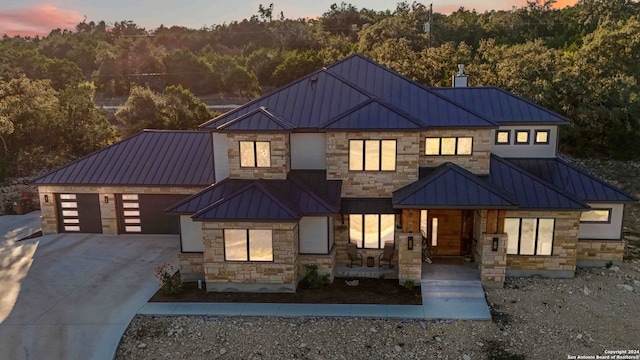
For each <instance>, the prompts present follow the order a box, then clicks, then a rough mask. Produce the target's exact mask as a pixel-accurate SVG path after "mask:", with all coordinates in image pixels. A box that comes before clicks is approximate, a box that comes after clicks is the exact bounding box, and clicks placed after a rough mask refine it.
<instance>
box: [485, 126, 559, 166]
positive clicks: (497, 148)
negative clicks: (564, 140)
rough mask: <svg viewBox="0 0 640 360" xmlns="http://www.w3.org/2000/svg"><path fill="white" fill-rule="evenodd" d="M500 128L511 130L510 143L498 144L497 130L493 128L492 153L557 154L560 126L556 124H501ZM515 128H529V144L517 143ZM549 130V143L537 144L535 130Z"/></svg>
mask: <svg viewBox="0 0 640 360" xmlns="http://www.w3.org/2000/svg"><path fill="white" fill-rule="evenodd" d="M498 130H511V136H510V139H509V140H510V144H509V145H496V130H491V153H493V154H496V155H498V156H501V157H505V158H519V157H520V158H549V157H555V156H556V148H557V145H558V127H557V126H555V125H546V126H544V125H536V126H532V125H525V126H500V128H499V129H498ZM515 130H529V144H528V145H525V144H516V143H515V137H516V134H515ZM536 130H549V143H548V144H535V133H536V132H535V131H536Z"/></svg>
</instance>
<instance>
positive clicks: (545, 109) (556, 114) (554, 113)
mask: <svg viewBox="0 0 640 360" xmlns="http://www.w3.org/2000/svg"><path fill="white" fill-rule="evenodd" d="M488 88H493V89H495V90H498V91H501V92H503V93H505V94H507V95H509V96H512V97H516V98H518V99H519V100H522V101H524V102H526V103H527V104H529V105H533V106H534V107H536V108H538V109H540V110H542V111H544V112H546V113H548V114H551V115H554V116H558V117H560V118H561V119H563V120H564V121H566V122H570V121H571V120H570V119H569V118H568V117H566V116H564V115H560V114H558V113H557V112H555V111H552V110H549V109H547V108H545V107H544V106H541V105H538V104H536V103H534V102H533V101H531V100H529V99H526V98H523V97H522V96H519V95H517V94H514V93H512V92H510V91H507V90H505V89H501V88H499V87H497V86H488Z"/></svg>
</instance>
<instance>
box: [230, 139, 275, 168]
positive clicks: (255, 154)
mask: <svg viewBox="0 0 640 360" xmlns="http://www.w3.org/2000/svg"><path fill="white" fill-rule="evenodd" d="M242 143H252V144H253V166H247V165H242ZM257 143H267V144H269V166H258V146H257ZM238 150H239V154H240V159H239V160H240V167H241V168H244V169H254V168H259V169H268V168H270V167H271V163H272V162H271V141H268V140H240V141H238Z"/></svg>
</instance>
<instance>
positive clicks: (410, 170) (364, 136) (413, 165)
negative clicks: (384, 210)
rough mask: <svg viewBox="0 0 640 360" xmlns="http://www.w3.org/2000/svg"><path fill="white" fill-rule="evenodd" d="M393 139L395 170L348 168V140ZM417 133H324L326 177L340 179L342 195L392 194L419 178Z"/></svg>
mask: <svg viewBox="0 0 640 360" xmlns="http://www.w3.org/2000/svg"><path fill="white" fill-rule="evenodd" d="M371 139H374V140H394V139H395V140H396V171H349V140H371ZM418 140H419V133H417V132H416V133H409V132H405V133H401V132H350V133H344V132H330V133H327V180H342V197H387V198H389V197H391V195H392V192H393V191H394V190H397V189H399V188H401V187H403V186H405V185H408V184H410V183H412V182H414V181H416V180H418V162H419V152H420V149H419V144H418V143H419V141H418Z"/></svg>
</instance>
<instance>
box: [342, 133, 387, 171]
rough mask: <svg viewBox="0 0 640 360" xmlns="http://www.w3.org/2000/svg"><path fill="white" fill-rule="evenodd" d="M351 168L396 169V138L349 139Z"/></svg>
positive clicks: (356, 169)
mask: <svg viewBox="0 0 640 360" xmlns="http://www.w3.org/2000/svg"><path fill="white" fill-rule="evenodd" d="M349 170H355V171H358V170H364V171H395V170H396V141H395V140H349Z"/></svg>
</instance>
